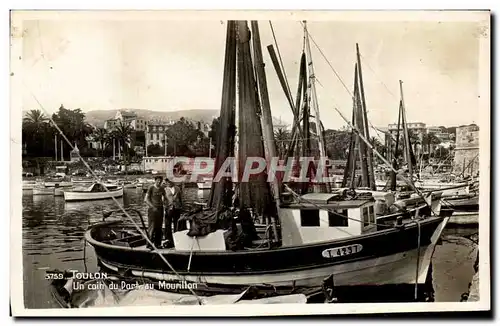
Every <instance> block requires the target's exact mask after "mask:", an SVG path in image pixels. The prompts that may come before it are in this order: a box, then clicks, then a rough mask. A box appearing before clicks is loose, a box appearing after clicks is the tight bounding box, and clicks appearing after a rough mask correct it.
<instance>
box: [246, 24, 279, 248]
mask: <svg viewBox="0 0 500 326" xmlns="http://www.w3.org/2000/svg"><path fill="white" fill-rule="evenodd" d="M251 26H252V34H253V51H254V59H255V62H254V66H255V71H256V75H257V83H258V85H259V91H260V92H259V93H260V100H261V105H262V115H261V123H262V136H263V138H264V145H265V147H264V148H265V149H266V151H265V153H266V154H267V162H269V163H270V162H271V160H272V159H273V158H276V157H277V156H276V143H275V141H274V132H273V118H272V115H271V104H270V102H269V94H268V91H267V84H266V71H265V70H264V60H263V58H262V47H261V43H260V33H259V25H258V23H257V21H254V20H253V21H252V22H251ZM268 171H269V170H268ZM273 173H274V172H273ZM271 190H272V193H273V195H274V202H275V204H276V212H278V215H279V211H280V181H279V179H278V178H276V176H274V178H273V182H272V187H271ZM271 221H272V227H273V233H274V240H275V241H278V232H277V228H276V222H275V219H273V218H271Z"/></svg>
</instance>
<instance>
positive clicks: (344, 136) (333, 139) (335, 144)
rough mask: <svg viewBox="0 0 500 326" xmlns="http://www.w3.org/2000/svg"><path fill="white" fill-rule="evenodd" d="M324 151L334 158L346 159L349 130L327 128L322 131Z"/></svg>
mask: <svg viewBox="0 0 500 326" xmlns="http://www.w3.org/2000/svg"><path fill="white" fill-rule="evenodd" d="M324 138H325V143H326V152H327V155H328V156H329V157H331V158H332V159H334V160H346V159H347V155H348V151H349V145H350V143H351V131H349V130H347V129H343V130H334V129H328V130H325V132H324Z"/></svg>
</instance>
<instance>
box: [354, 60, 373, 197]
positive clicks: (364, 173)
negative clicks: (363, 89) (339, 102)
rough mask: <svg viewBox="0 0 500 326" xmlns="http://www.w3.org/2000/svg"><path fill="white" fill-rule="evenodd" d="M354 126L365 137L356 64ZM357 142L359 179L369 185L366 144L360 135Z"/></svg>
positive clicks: (365, 185) (364, 184)
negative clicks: (359, 166) (359, 168)
mask: <svg viewBox="0 0 500 326" xmlns="http://www.w3.org/2000/svg"><path fill="white" fill-rule="evenodd" d="M354 72H355V74H354V119H355V120H354V122H355V124H354V126H356V128H357V129H358V130H359V132H360V134H361V135H362V136H363V137H365V128H364V124H363V112H362V107H361V105H362V104H361V99H360V94H359V80H358V78H359V74H358V65H357V64H356V66H355V67H354ZM356 140H357V144H358V152H359V160H360V163H361V164H360V165H361V180H362V187H370V180H369V175H368V164H367V156H368V155H367V154H368V151H367V149H366V147H367V145H366V144H365V143H364V142H363V141H362V140H361V139H360V135H357V137H356Z"/></svg>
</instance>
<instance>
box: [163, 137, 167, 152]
mask: <svg viewBox="0 0 500 326" xmlns="http://www.w3.org/2000/svg"><path fill="white" fill-rule="evenodd" d="M164 136H165V137H164V138H165V143H164V144H163V145H164V146H165V157H166V156H167V134H166V133H165V134H164Z"/></svg>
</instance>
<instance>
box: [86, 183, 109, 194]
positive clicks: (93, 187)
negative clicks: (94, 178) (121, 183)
mask: <svg viewBox="0 0 500 326" xmlns="http://www.w3.org/2000/svg"><path fill="white" fill-rule="evenodd" d="M106 188H107V189H108V190H107V191H113V190H116V189H117V188H118V186H117V185H110V184H107V185H106ZM106 188H104V185H103V184H101V183H94V184H92V185H91V186H90V187H88V188H86V189H84V190H78V192H106Z"/></svg>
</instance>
